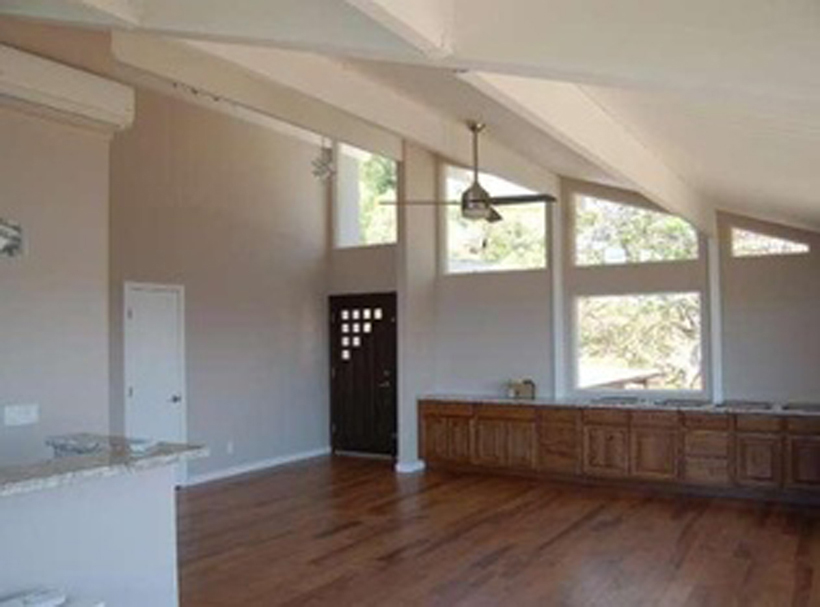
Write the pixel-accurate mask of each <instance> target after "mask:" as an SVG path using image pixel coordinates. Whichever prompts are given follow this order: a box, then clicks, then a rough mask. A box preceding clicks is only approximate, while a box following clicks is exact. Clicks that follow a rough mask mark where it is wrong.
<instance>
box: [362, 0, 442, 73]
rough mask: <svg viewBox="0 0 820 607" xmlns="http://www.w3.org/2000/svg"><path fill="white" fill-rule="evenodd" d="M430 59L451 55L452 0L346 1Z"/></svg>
mask: <svg viewBox="0 0 820 607" xmlns="http://www.w3.org/2000/svg"><path fill="white" fill-rule="evenodd" d="M346 2H347V3H348V4H350V5H352V6H354V7H356V8H358V9H359V10H361V11H362V12H363V13H365V14H366V15H367V16H368V17H370V18H371V19H373V20H374V21H376V22H377V23H379V24H381V25H382V26H383V27H385V28H387V29H388V30H389V31H391V32H393V33H394V34H395V35H397V36H399V37H400V38H402V39H403V40H404V41H405V42H408V43H409V44H412V45H413V46H414V47H416V48H417V49H419V50H420V51H421V52H423V53H424V54H425V55H426V56H427V57H429V58H431V59H442V58H444V57H447V56H449V55H451V54H452V53H453V44H452V40H453V26H454V18H455V0H414V1H413V2H408V1H407V0H346Z"/></svg>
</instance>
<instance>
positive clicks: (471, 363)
mask: <svg viewBox="0 0 820 607" xmlns="http://www.w3.org/2000/svg"><path fill="white" fill-rule="evenodd" d="M550 292H551V286H550V274H549V272H547V271H544V270H534V271H523V272H505V273H488V274H460V275H449V276H442V277H441V278H440V279H439V281H438V295H437V325H436V326H437V328H436V336H437V349H436V379H437V390H438V391H440V392H454V393H466V394H488V393H489V394H501V393H502V391H503V390H504V388H505V386H504V384H505V383H506V381H507V380H509V379H512V378H519V379H520V378H525V377H527V378H531V379H532V380H534V381H535V383H536V386H537V388H538V393H539V394H540V395H542V396H549V395H550V394H551V393H552V386H553V379H552V378H553V372H552V368H553V365H552V339H553V337H552V324H551V323H552V318H551V315H552V305H551V299H550Z"/></svg>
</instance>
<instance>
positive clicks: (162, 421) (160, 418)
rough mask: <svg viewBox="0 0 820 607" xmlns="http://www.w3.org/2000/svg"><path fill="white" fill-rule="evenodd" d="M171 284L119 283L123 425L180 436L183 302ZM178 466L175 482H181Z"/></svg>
mask: <svg viewBox="0 0 820 607" xmlns="http://www.w3.org/2000/svg"><path fill="white" fill-rule="evenodd" d="M184 297H185V295H184V290H183V288H182V287H181V286H174V285H147V284H136V283H127V284H126V285H125V429H126V434H127V435H128V436H129V437H133V438H149V439H156V440H161V441H167V442H185V441H186V427H185V426H186V424H185V421H186V395H185V301H184ZM184 474H185V471H184V468H183V467H180V477H181V478H180V479H179V480H180V482H182V481H184V480H185V479H184Z"/></svg>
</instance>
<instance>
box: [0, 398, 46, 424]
mask: <svg viewBox="0 0 820 607" xmlns="http://www.w3.org/2000/svg"><path fill="white" fill-rule="evenodd" d="M38 421H40V405H38V404H37V403H28V404H19V405H6V406H5V407H4V408H3V423H4V424H5V425H6V426H31V425H33V424H36V423H37V422H38Z"/></svg>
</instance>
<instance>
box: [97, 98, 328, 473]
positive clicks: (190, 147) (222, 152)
mask: <svg viewBox="0 0 820 607" xmlns="http://www.w3.org/2000/svg"><path fill="white" fill-rule="evenodd" d="M316 153H317V148H315V147H313V146H311V145H308V144H306V143H304V142H302V141H299V140H296V139H292V138H289V137H287V136H285V135H282V134H280V133H277V132H274V131H271V130H267V129H265V128H260V127H259V126H257V125H254V124H250V123H246V122H243V121H241V120H238V119H235V118H231V117H228V116H226V115H223V114H219V113H215V112H212V111H210V110H207V109H204V108H201V107H199V106H195V105H191V104H188V103H185V102H182V101H178V100H176V99H173V98H170V97H166V96H163V95H160V94H157V93H152V92H146V91H139V92H138V97H137V119H136V123H135V125H134V127H133V128H132V129H131V130H130V131H128V132H126V133H123V134H120V135H118V136H117V137H116V138H115V140H114V142H113V145H112V158H111V163H112V192H111V206H112V209H111V297H112V353H113V354H114V356H113V357H112V370H113V371H114V372H115V374H116V375H115V381H114V385H113V389H112V392H113V397H114V398H113V403H114V418H115V421H116V423H118V424H122V417H123V416H122V383H121V375H120V370H121V368H122V361H121V360H120V358H119V356H118V354H119V353H120V352H121V350H122V346H121V336H122V326H121V305H122V304H121V297H122V288H123V282H124V281H126V280H130V281H144V282H157V283H173V284H182V285H184V286H185V289H186V305H187V319H186V332H187V371H188V429H189V439H190V440H192V441H195V442H204V443H206V444H208V445H209V446H211V448H212V456H211V457H210V458H209V459H207V460H204V462H203V463H202V464H200V465H199V466H195V467H193V469H192V472H193V473H194V474H196V473H203V472H209V471H213V470H219V469H223V468H228V467H231V466H236V465H241V464H245V463H251V462H258V461H263V460H267V459H270V458H275V457H278V456H285V455H289V454H294V453H299V452H304V451H309V450H314V449H320V448H324V447H326V446H327V445H328V395H327V384H328V380H327V376H328V375H327V352H326V351H327V340H326V317H325V305H326V304H325V285H326V261H327V258H326V248H325V247H326V242H327V208H326V193H325V191H324V186H323V185H322V184H321V183H320V182H318V181H317V180H316V179H315V178H314V177H313V176H312V175H311V172H310V169H311V160H312V159H313V158H314V157H315V155H316ZM229 441H233V443H234V445H235V453H234V454H233V455H229V454H228V453H227V449H226V446H227V443H228V442H229Z"/></svg>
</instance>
